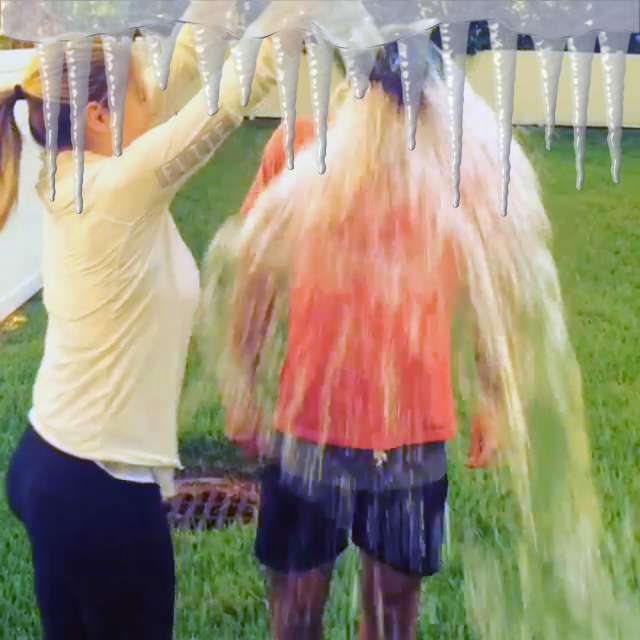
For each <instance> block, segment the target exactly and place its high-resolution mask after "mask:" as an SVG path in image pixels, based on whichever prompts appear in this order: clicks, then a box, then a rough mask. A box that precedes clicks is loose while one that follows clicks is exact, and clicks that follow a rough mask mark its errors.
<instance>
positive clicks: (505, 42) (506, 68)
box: [489, 21, 518, 216]
mask: <svg viewBox="0 0 640 640" xmlns="http://www.w3.org/2000/svg"><path fill="white" fill-rule="evenodd" d="M489 28H490V31H491V48H492V50H493V52H494V53H493V56H494V59H493V65H494V66H493V70H494V78H495V91H496V114H497V117H498V123H499V129H498V144H499V148H500V159H501V162H502V176H501V178H502V185H501V198H500V200H501V206H500V209H501V212H502V215H503V216H506V215H507V209H508V206H509V179H510V175H511V165H510V161H509V157H510V154H511V138H512V135H513V129H512V122H513V94H514V89H515V81H516V53H517V50H518V47H517V43H518V36H517V34H515V33H513V31H510V30H509V29H507V28H506V27H504V26H502V25H501V24H500V23H499V22H495V21H492V22H491V23H490V25H489Z"/></svg>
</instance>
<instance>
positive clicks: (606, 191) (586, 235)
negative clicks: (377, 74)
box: [0, 123, 640, 640]
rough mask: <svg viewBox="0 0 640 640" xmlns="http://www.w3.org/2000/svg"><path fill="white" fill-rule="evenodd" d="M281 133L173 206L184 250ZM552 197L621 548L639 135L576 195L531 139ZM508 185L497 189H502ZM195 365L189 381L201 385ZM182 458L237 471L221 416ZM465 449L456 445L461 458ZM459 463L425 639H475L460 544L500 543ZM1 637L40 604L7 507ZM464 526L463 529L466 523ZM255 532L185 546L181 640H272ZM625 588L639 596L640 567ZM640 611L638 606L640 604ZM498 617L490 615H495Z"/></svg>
mask: <svg viewBox="0 0 640 640" xmlns="http://www.w3.org/2000/svg"><path fill="white" fill-rule="evenodd" d="M270 132H271V125H270V124H266V125H265V124H258V123H251V124H247V125H245V126H244V127H243V128H242V129H241V130H239V131H238V132H237V133H236V134H235V135H234V136H233V137H232V138H231V139H230V140H229V141H228V143H227V144H226V145H225V147H224V148H223V149H222V150H221V151H220V152H219V153H218V155H217V156H216V158H215V159H214V161H212V162H211V163H210V164H209V165H208V166H207V167H206V168H204V169H203V170H202V171H201V172H200V173H199V174H198V175H197V176H195V177H194V178H193V179H192V180H191V181H190V182H189V184H187V185H186V187H185V188H184V189H183V190H182V192H181V193H180V194H179V196H178V197H177V198H176V200H175V203H174V211H175V213H176V218H177V221H178V224H179V226H180V229H181V231H182V233H183V235H184V238H185V240H186V242H187V243H188V244H189V246H190V247H191V248H192V250H193V252H194V254H195V255H196V257H197V258H198V259H200V258H201V257H202V255H203V251H204V250H205V249H206V246H207V243H208V241H209V239H210V238H211V236H212V235H213V233H214V231H215V229H216V228H217V226H218V225H219V224H220V223H221V221H222V220H224V219H225V218H226V216H228V215H230V214H233V213H235V212H236V211H237V209H238V207H239V205H240V203H241V201H242V198H243V195H244V194H245V193H246V191H247V189H248V187H249V185H250V183H251V180H252V177H253V174H254V172H255V170H256V167H257V163H258V160H259V156H260V152H261V149H262V147H263V146H264V143H265V142H266V140H267V138H268V136H269V134H270ZM520 133H521V139H523V140H524V141H525V143H526V145H527V147H528V148H529V150H530V155H531V157H532V159H533V160H534V162H535V164H536V166H537V168H538V170H539V173H540V176H541V178H542V183H543V187H544V195H545V203H546V206H547V210H548V212H549V215H550V217H551V218H552V221H553V225H554V230H555V248H554V250H555V255H556V258H557V261H558V265H559V268H560V273H561V278H562V284H563V288H564V293H565V298H566V303H567V309H568V313H569V325H570V330H571V335H572V338H573V342H574V345H575V347H576V350H577V353H578V357H579V360H580V363H581V366H582V370H583V376H584V382H585V387H584V388H585V396H586V405H587V412H588V420H589V429H590V434H591V438H592V447H593V456H594V466H595V471H596V480H597V485H598V490H599V492H600V495H601V498H602V503H603V508H604V512H605V521H606V522H607V523H608V526H609V529H610V531H611V532H612V536H613V538H614V540H615V539H618V540H625V539H626V537H625V534H624V532H623V527H624V520H623V514H627V515H629V514H631V517H632V519H633V520H632V521H633V523H634V524H635V530H636V531H637V530H638V528H637V524H638V519H637V518H636V517H635V511H634V510H633V508H634V505H637V504H639V503H640V474H639V473H638V464H637V460H638V456H639V455H640V429H638V422H639V421H640V395H639V394H638V389H639V388H640V348H639V347H638V345H640V196H639V195H638V194H639V192H638V179H639V177H638V176H639V175H640V135H639V134H634V133H632V132H627V133H626V134H625V151H624V156H623V160H624V167H623V174H622V184H621V185H619V186H615V185H613V184H611V182H610V178H609V159H608V150H607V148H606V143H605V136H604V135H603V134H602V133H601V132H592V133H591V134H590V136H589V145H588V149H587V164H586V171H587V179H586V186H585V189H584V191H583V192H582V193H580V194H578V193H576V191H575V187H574V184H575V177H574V164H573V148H572V143H571V138H570V136H569V134H568V133H567V132H560V133H559V135H558V139H557V142H556V146H555V148H554V150H553V151H552V152H551V153H550V154H547V153H545V152H544V150H543V137H542V135H541V133H540V132H539V131H521V132H520ZM497 188H499V185H496V189H497ZM26 314H27V317H28V322H27V323H26V325H25V326H24V327H22V328H21V329H19V330H17V331H14V332H11V333H6V334H0V424H1V425H2V428H1V429H0V478H1V477H3V476H4V472H5V471H6V468H7V464H8V460H9V456H10V453H11V451H12V450H13V448H14V446H15V444H16V442H17V439H18V437H19V435H20V433H21V431H22V430H23V428H24V424H25V416H26V412H27V409H28V407H29V402H30V395H31V386H32V383H33V379H34V376H35V373H36V369H37V366H38V363H39V360H40V357H41V354H42V345H43V334H44V328H45V322H46V317H45V312H44V309H43V306H42V303H41V300H40V299H39V298H37V299H35V300H34V301H32V302H31V303H29V305H28V306H27V307H26ZM197 369H198V366H197V362H196V360H195V358H193V359H192V360H191V361H190V363H189V371H188V380H187V383H189V381H190V380H191V381H193V380H194V379H195V376H196V374H197ZM181 422H182V424H181V427H182V438H181V439H182V450H183V459H184V462H185V464H186V465H187V466H188V467H191V468H195V467H200V468H212V467H219V466H225V467H227V468H228V467H231V468H239V465H240V464H241V463H240V461H239V458H238V457H237V456H236V454H235V453H234V452H233V451H232V450H231V449H230V448H229V447H228V446H227V445H226V444H225V443H224V439H223V437H222V422H221V415H220V410H219V408H218V407H217V406H215V405H213V404H212V406H210V407H204V408H199V409H198V411H197V412H196V413H195V415H189V414H188V413H186V412H185V414H184V415H183V418H182V421H181ZM460 446H461V445H459V444H458V445H456V446H455V447H454V449H456V448H459V447H460ZM458 458H459V456H456V455H454V456H453V464H452V469H451V482H452V489H451V508H452V525H453V526H452V534H451V535H452V544H451V547H450V549H449V558H448V562H447V565H446V568H445V570H444V571H443V572H442V574H441V575H440V576H438V577H437V578H434V579H432V580H429V581H427V582H426V583H425V588H424V597H423V609H422V618H421V637H425V638H426V637H433V638H446V639H462V638H471V637H472V634H471V631H470V630H469V627H468V626H467V623H466V621H465V612H464V592H463V588H462V587H463V566H462V561H461V556H460V551H459V550H460V543H461V542H462V540H463V538H464V536H465V535H466V534H468V528H469V526H472V527H475V528H476V529H477V531H478V532H479V534H478V535H481V536H482V535H484V536H486V537H487V538H490V537H491V536H492V531H493V530H492V527H491V522H492V517H491V516H490V513H489V514H487V513H484V514H483V513H481V512H482V511H483V510H484V509H486V510H488V511H489V512H490V511H491V509H492V504H491V503H492V502H494V505H493V508H494V510H495V496H494V489H493V488H492V484H491V482H490V479H489V478H488V477H487V476H486V474H479V475H476V476H473V478H474V479H473V482H470V481H469V480H470V478H471V477H472V476H469V475H468V472H466V471H465V470H464V469H462V468H461V465H460V464H459V460H458ZM0 521H1V523H2V526H1V528H0V550H1V553H0V560H1V561H0V639H2V640H32V639H34V638H37V637H38V621H37V613H36V610H35V606H34V601H33V596H32V577H31V569H30V565H29V549H28V546H27V543H26V539H25V535H24V533H23V531H22V529H21V527H20V525H19V524H18V523H17V522H16V521H15V520H14V519H13V518H12V517H11V516H10V515H9V512H8V510H7V506H6V503H5V502H4V500H0ZM462 522H464V523H465V526H464V527H462V526H456V524H457V523H462ZM253 534H254V532H253V530H252V529H251V528H233V529H230V530H227V531H223V532H216V533H206V534H204V533H203V534H182V533H181V534H178V535H176V537H175V544H176V556H177V573H178V594H179V595H178V602H177V635H176V637H177V639H178V640H200V639H202V640H205V639H209V638H215V639H225V638H234V639H237V640H241V639H246V640H249V639H251V640H254V639H256V638H266V637H268V636H267V623H266V609H265V605H264V587H263V584H262V580H261V576H260V573H259V571H258V570H257V568H256V566H255V563H254V561H253V557H252V539H253ZM356 570H357V560H356V557H355V555H354V554H347V555H346V556H345V557H344V558H343V559H342V560H341V562H340V565H339V567H338V574H339V575H338V577H337V579H336V580H335V581H334V584H333V591H332V598H331V605H330V608H329V611H328V613H327V628H328V633H327V637H328V638H335V639H343V638H345V639H346V638H356V637H357V635H356V634H355V629H356V615H357V610H356V606H355V605H356V603H357V602H356V600H355V599H354V595H355V591H354V586H355V581H354V579H353V577H354V575H355V573H356ZM623 570H624V575H623V576H622V577H623V578H624V579H625V580H627V581H628V582H629V583H630V584H631V585H632V586H633V587H635V588H636V593H638V578H639V576H640V567H639V566H638V564H636V565H635V566H626V567H624V568H623ZM638 606H640V597H639V598H638ZM489 615H491V612H489Z"/></svg>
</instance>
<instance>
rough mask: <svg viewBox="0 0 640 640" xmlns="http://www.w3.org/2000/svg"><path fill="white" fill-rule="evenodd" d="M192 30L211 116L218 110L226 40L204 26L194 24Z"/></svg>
mask: <svg viewBox="0 0 640 640" xmlns="http://www.w3.org/2000/svg"><path fill="white" fill-rule="evenodd" d="M192 31H193V39H194V42H195V48H196V56H197V57H198V68H199V69H200V77H201V78H202V86H203V88H204V97H205V100H206V102H207V111H208V112H209V115H210V116H213V115H215V114H216V113H217V112H218V100H219V98H220V83H221V82H222V66H223V65H224V58H225V52H226V50H227V42H226V40H225V39H224V38H223V37H222V36H221V35H220V34H219V33H218V32H217V31H214V30H212V29H207V28H206V27H200V26H197V25H196V26H194V27H193V30H192Z"/></svg>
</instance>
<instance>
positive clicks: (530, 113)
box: [254, 51, 640, 127]
mask: <svg viewBox="0 0 640 640" xmlns="http://www.w3.org/2000/svg"><path fill="white" fill-rule="evenodd" d="M599 57H600V56H599V55H594V57H593V70H592V76H591V96H590V99H589V125H590V126H593V127H603V126H606V124H607V121H606V116H605V104H604V97H603V90H602V65H601V63H600V59H599ZM467 76H468V78H469V81H470V82H471V84H472V86H473V87H474V89H475V90H476V91H477V92H478V93H479V94H480V95H481V96H482V97H484V98H485V99H486V100H487V101H488V102H489V103H490V104H493V69H492V55H491V52H489V51H484V52H482V53H479V54H478V55H476V56H470V57H468V58H467ZM338 78H339V73H338V72H337V71H334V74H333V79H334V85H335V83H336V82H337V80H338ZM310 112H311V103H310V100H309V76H308V71H307V65H306V59H305V58H303V60H302V63H301V65H300V80H299V85H298V113H299V114H305V115H306V114H309V113H310ZM254 115H255V116H257V117H263V118H279V117H280V106H279V104H278V94H277V92H273V93H272V94H271V96H269V97H268V98H267V99H266V100H265V101H264V102H263V103H262V105H260V107H259V108H258V110H257V111H256V112H255V113H254ZM513 122H514V124H521V125H531V124H538V125H541V124H544V109H543V102H542V92H541V88H540V73H539V69H538V61H537V58H536V54H535V52H533V51H520V52H519V53H518V61H517V67H516V97H515V104H514V118H513ZM556 122H557V124H558V125H560V126H564V125H566V126H571V124H572V122H571V82H570V77H569V60H568V58H567V56H565V59H564V62H563V65H562V74H561V76H560V87H559V90H558V105H557V111H556ZM624 125H625V126H626V127H640V55H628V56H627V71H626V82H625V100H624Z"/></svg>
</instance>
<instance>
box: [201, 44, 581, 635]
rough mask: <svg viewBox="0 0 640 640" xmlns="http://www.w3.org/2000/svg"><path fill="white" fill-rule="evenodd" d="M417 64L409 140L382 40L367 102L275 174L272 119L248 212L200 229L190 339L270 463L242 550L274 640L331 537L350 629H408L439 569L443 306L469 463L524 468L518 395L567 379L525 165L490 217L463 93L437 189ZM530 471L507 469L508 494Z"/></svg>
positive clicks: (523, 400) (310, 585)
mask: <svg viewBox="0 0 640 640" xmlns="http://www.w3.org/2000/svg"><path fill="white" fill-rule="evenodd" d="M436 63H437V58H436V57H434V58H433V60H432V67H431V68H432V74H431V77H430V79H429V82H428V84H427V88H426V90H425V92H424V96H423V99H422V104H421V108H420V113H419V123H418V134H417V147H416V150H415V151H413V152H410V151H408V150H407V147H406V142H405V140H406V137H405V123H404V115H405V114H404V111H405V105H404V99H403V91H402V80H401V70H400V64H399V60H398V50H397V47H396V46H387V47H386V48H385V52H384V54H383V55H381V56H379V58H378V60H377V62H376V65H375V68H374V71H373V74H372V75H371V86H370V89H369V92H368V94H367V96H366V98H365V99H364V100H362V101H358V100H355V99H353V98H352V97H350V96H349V97H346V98H345V99H344V101H343V103H342V104H341V105H340V106H339V108H338V109H337V110H336V112H335V113H334V117H333V121H332V123H331V126H330V129H329V139H328V154H327V166H328V168H329V169H328V173H327V175H326V176H321V177H318V176H317V175H316V172H315V150H314V149H312V148H310V144H309V143H310V141H311V138H312V137H313V130H312V127H311V126H310V124H309V123H308V122H302V121H299V123H298V127H297V132H296V133H297V138H296V142H297V144H298V145H299V149H300V150H301V152H300V153H299V154H298V157H297V163H296V169H295V171H294V172H293V173H288V172H284V173H282V172H281V169H282V166H283V164H284V156H283V153H282V151H281V140H282V132H281V131H278V132H277V133H276V135H275V136H274V139H272V141H271V142H270V143H269V145H268V146H267V149H266V151H265V155H264V158H263V163H262V166H261V168H260V171H259V174H258V176H257V178H256V181H255V183H254V187H253V189H252V191H251V193H250V195H249V198H248V199H247V202H246V205H245V208H244V212H245V213H247V216H248V217H247V218H246V219H245V220H243V219H241V218H240V219H235V220H233V221H232V222H230V223H229V225H228V226H227V228H225V229H223V230H222V231H221V232H220V233H219V235H218V237H217V238H216V239H215V241H214V243H213V245H212V247H211V251H210V255H209V258H208V265H209V275H208V282H207V286H206V288H205V292H206V295H205V296H204V305H205V307H204V308H205V311H206V312H207V313H208V315H205V316H204V320H205V321H204V322H203V324H202V345H203V347H204V349H205V350H206V353H207V357H206V360H207V361H209V362H214V363H215V364H216V367H215V369H214V370H213V371H212V373H213V374H214V377H215V379H216V380H217V383H218V385H219V387H220V389H221V393H222V397H223V401H224V403H225V406H226V410H227V430H228V434H229V437H230V438H231V439H232V440H234V441H236V442H238V443H239V444H240V445H241V446H243V447H244V448H245V449H247V450H249V451H256V450H257V451H258V452H262V453H263V454H265V456H266V457H267V459H268V461H269V464H268V465H267V466H266V467H265V469H264V471H263V475H262V491H263V498H262V502H261V511H260V520H259V524H258V534H257V540H256V554H257V557H258V559H259V561H260V562H261V563H262V564H263V565H265V566H266V568H267V574H268V584H269V595H270V604H271V613H272V627H273V634H274V637H275V638H277V639H278V640H283V639H285V638H305V640H312V639H315V638H320V637H321V636H322V616H323V611H324V607H325V603H326V599H327V596H328V593H329V584H330V579H331V574H332V570H333V566H334V562H335V560H336V558H337V557H338V556H339V555H340V553H341V552H342V551H343V550H344V549H345V548H346V547H347V545H348V543H349V539H350V538H351V540H352V541H353V542H354V543H355V544H356V545H357V546H358V547H359V548H360V550H361V558H362V566H363V574H364V575H363V579H362V581H361V596H362V606H363V615H362V617H361V636H360V637H361V638H362V639H363V640H378V639H379V638H398V639H403V640H405V639H406V640H409V639H410V638H414V637H415V634H416V621H417V611H418V601H419V594H420V586H421V583H422V578H424V577H426V576H429V575H432V574H434V573H436V572H437V571H438V570H439V567H440V549H441V544H442V538H443V520H444V517H443V515H444V510H445V505H446V499H447V488H448V482H447V471H446V469H447V460H446V443H447V442H448V441H450V440H451V439H452V438H453V437H454V435H455V433H456V411H455V403H454V394H453V383H452V369H453V367H452V351H453V349H452V343H453V326H454V319H455V318H456V317H457V316H458V315H459V314H460V312H466V311H468V312H469V315H470V320H472V324H471V325H469V327H468V328H469V331H467V332H466V336H467V342H471V343H472V345H471V346H472V352H473V350H475V352H476V354H477V355H476V366H475V367H474V368H473V369H472V370H471V373H472V374H473V375H474V378H472V381H474V382H475V383H476V384H475V385H474V386H475V390H476V391H477V396H476V398H475V403H474V404H472V409H473V410H474V411H475V413H474V417H473V418H472V441H471V450H470V454H469V458H468V466H470V467H486V466H487V465H488V464H489V463H490V462H491V461H492V459H493V458H494V456H495V453H496V450H497V446H498V443H500V444H501V445H503V444H504V446H505V447H506V448H507V449H508V451H509V466H511V467H512V468H513V469H514V475H515V474H516V473H518V474H522V473H526V463H525V464H523V457H524V456H526V455H527V452H526V449H527V440H526V435H525V433H524V429H523V426H525V425H523V416H522V415H521V413H520V410H521V408H522V406H527V404H528V402H529V401H530V399H531V398H532V397H537V398H538V399H540V397H541V396H540V395H537V394H538V392H540V389H541V387H542V386H543V385H541V384H540V382H541V380H542V378H543V377H544V383H548V382H550V381H551V380H553V384H554V385H555V384H557V387H556V388H555V389H553V390H551V391H550V396H552V394H554V393H558V392H560V393H561V394H562V393H564V392H565V390H566V386H563V385H571V384H574V383H575V373H576V368H575V366H574V363H575V361H574V360H573V358H572V352H571V348H570V345H569V344H568V342H566V331H565V327H564V324H563V320H562V315H561V313H560V314H558V313H557V312H558V310H561V300H560V294H559V288H558V282H557V276H556V272H555V268H554V265H553V260H552V257H551V254H550V253H549V250H548V246H547V242H548V231H549V229H548V221H547V218H546V215H545V212H544V209H543V207H542V203H541V200H540V195H539V191H538V186H537V180H536V177H535V174H534V172H533V170H532V168H531V166H530V164H529V163H528V161H527V159H526V157H525V155H524V153H523V151H522V149H521V148H520V147H519V146H518V145H516V144H514V149H513V152H512V167H513V171H512V187H511V202H510V217H509V218H507V219H506V220H504V219H501V218H500V216H499V206H498V199H497V197H496V192H497V188H496V187H497V185H499V176H500V165H499V161H498V158H497V154H496V150H495V149H496V145H495V134H496V130H495V125H494V124H493V123H494V117H493V114H492V113H491V112H490V110H489V109H488V107H487V106H486V105H485V104H484V103H482V101H481V100H480V99H479V98H478V97H477V96H476V95H475V94H474V93H473V92H472V91H471V90H468V91H467V93H466V95H465V109H466V118H465V131H464V140H465V148H464V153H463V166H462V200H461V206H460V208H459V209H457V210H456V209H453V208H452V207H451V205H450V204H449V203H450V196H451V184H450V179H449V176H450V171H449V154H448V139H447V131H448V115H447V108H446V105H447V95H446V90H445V88H444V85H443V83H442V82H441V80H440V78H439V76H438V73H437V64H436ZM547 306H548V309H551V311H552V313H546V312H547V310H548V309H547ZM468 336H473V340H469V338H468ZM541 345H544V348H543V347H541ZM545 349H547V350H546V351H545ZM540 354H542V356H543V358H544V359H542V360H541V359H540ZM550 354H555V355H557V354H562V357H563V358H564V360H561V362H562V364H558V360H556V359H555V358H553V357H551V355H550ZM549 362H553V363H554V365H556V364H557V365H558V366H559V367H563V366H564V367H565V369H564V373H563V374H562V375H563V376H564V379H563V378H562V377H561V376H559V374H558V371H557V370H548V367H549ZM467 373H469V372H467ZM273 379H275V380H276V381H277V382H278V384H277V385H276V388H273V385H270V380H273ZM547 391H548V390H547V389H546V387H545V391H543V392H542V393H546V392H547ZM571 393H573V389H572V392H571ZM564 397H565V399H567V398H570V399H572V400H573V399H574V398H575V396H574V395H571V394H570V393H568V392H567V394H566V395H565V396H564ZM544 399H545V400H549V396H546V397H544ZM550 402H551V403H555V402H556V401H555V400H554V399H553V397H551V400H550ZM570 405H571V403H570V402H568V403H567V406H570ZM553 406H554V407H555V406H557V404H556V405H553ZM549 415H553V412H550V413H549ZM568 415H569V416H570V417H571V418H572V419H574V416H575V415H576V414H573V415H572V414H570V413H569V414H568ZM564 417H566V416H564ZM507 427H508V428H507ZM517 479H518V480H522V477H521V475H520V476H518V478H517ZM527 486H528V484H527V483H526V482H524V481H522V482H517V483H515V482H514V488H515V491H514V492H515V493H516V495H517V498H518V499H522V505H523V508H526V505H527V504H528V502H527V500H526V496H524V495H523V494H522V491H523V490H524V489H523V487H525V488H526V487H527Z"/></svg>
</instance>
